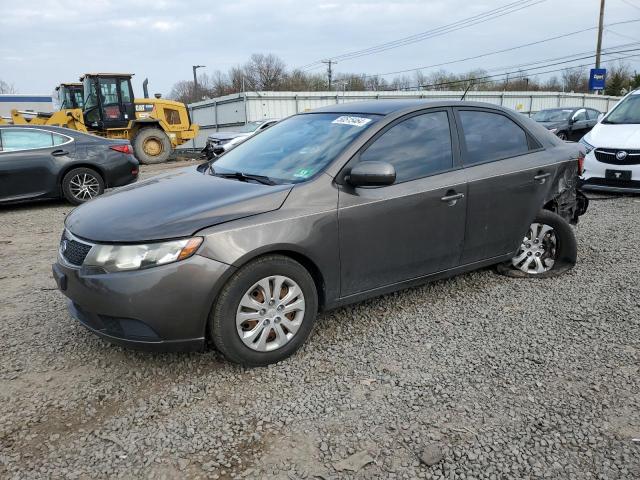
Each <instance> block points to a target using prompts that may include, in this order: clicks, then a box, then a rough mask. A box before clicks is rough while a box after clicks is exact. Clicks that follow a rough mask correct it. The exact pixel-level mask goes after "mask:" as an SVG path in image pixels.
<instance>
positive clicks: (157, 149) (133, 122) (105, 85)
mask: <svg viewBox="0 0 640 480" xmlns="http://www.w3.org/2000/svg"><path fill="white" fill-rule="evenodd" d="M132 76H133V74H130V73H87V74H85V75H83V76H82V77H80V82H81V85H82V104H81V105H80V103H79V102H78V100H79V98H78V97H77V96H76V97H75V102H76V103H75V107H74V103H73V101H74V100H72V99H71V95H72V92H73V91H74V90H73V89H77V85H78V84H75V85H74V84H61V85H60V86H59V87H58V97H59V99H61V100H60V101H61V110H59V111H57V112H52V113H36V112H30V111H20V110H12V111H11V117H10V119H9V122H11V123H13V124H14V125H56V126H60V127H67V128H71V129H74V130H78V131H81V132H88V133H93V134H96V135H100V136H103V137H107V138H121V139H127V140H129V142H131V145H132V146H133V152H134V154H135V156H136V158H137V159H138V160H139V161H140V163H146V164H150V163H161V162H164V161H166V160H167V159H168V158H169V155H171V152H172V150H173V149H174V148H176V147H177V146H178V145H182V144H183V143H185V142H187V141H188V140H191V139H193V138H195V137H196V135H197V134H198V130H199V127H198V125H195V124H193V123H191V118H190V117H189V111H188V110H187V107H186V106H185V105H184V104H183V103H180V102H174V101H172V100H165V99H163V98H160V95H159V94H156V95H155V98H148V97H149V95H148V93H147V81H146V80H145V82H144V84H143V85H144V90H145V92H144V93H145V97H144V98H134V96H133V89H132V88H131V77H132ZM72 87H73V89H72ZM61 90H62V92H61ZM75 91H76V92H77V90H75ZM67 93H68V94H69V95H70V100H69V102H68V103H67V102H66V101H65V99H66V95H67ZM61 94H62V96H61ZM1 123H6V122H5V120H3V119H2V118H0V124H1Z"/></svg>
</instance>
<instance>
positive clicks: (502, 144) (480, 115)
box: [458, 110, 530, 166]
mask: <svg viewBox="0 0 640 480" xmlns="http://www.w3.org/2000/svg"><path fill="white" fill-rule="evenodd" d="M458 114H459V116H460V120H461V122H462V133H463V135H462V138H463V139H464V143H465V145H466V155H465V159H464V163H465V165H467V166H469V165H476V164H478V163H485V162H490V161H492V160H499V159H501V158H507V157H513V156H516V155H522V154H525V153H527V152H528V151H529V150H530V148H529V139H528V137H527V133H526V132H525V131H524V130H523V129H522V128H521V127H520V126H519V125H518V124H517V123H515V122H514V121H513V120H511V119H510V118H509V117H507V116H506V115H502V114H500V113H493V112H484V111H480V110H459V112H458Z"/></svg>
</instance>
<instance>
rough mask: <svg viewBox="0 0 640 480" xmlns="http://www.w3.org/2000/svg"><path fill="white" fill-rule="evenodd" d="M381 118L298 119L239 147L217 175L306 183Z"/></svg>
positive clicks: (322, 115) (325, 115)
mask: <svg viewBox="0 0 640 480" xmlns="http://www.w3.org/2000/svg"><path fill="white" fill-rule="evenodd" d="M379 118H380V116H379V115H366V114H349V115H341V114H338V113H312V114H303V115H295V116H293V117H290V118H288V119H286V120H283V121H282V122H279V123H277V124H275V125H274V126H272V127H270V128H268V129H266V130H264V131H263V132H261V133H260V135H255V136H253V137H251V139H249V140H247V141H245V142H242V143H240V144H239V145H238V146H237V147H236V148H234V149H233V150H230V151H228V152H227V153H225V154H224V155H222V156H221V157H220V158H219V159H217V160H216V161H215V163H214V164H213V168H214V169H215V172H216V173H222V174H224V173H231V172H242V173H244V174H250V175H262V176H266V177H269V178H270V179H271V180H273V181H275V182H279V183H298V182H303V181H305V180H307V179H309V178H311V177H312V176H314V175H315V174H316V173H318V172H320V171H321V170H323V169H324V168H325V167H326V166H327V165H329V164H330V163H331V162H332V161H333V160H334V159H335V158H336V157H337V156H338V155H339V154H340V153H341V152H342V151H343V150H344V148H345V147H346V146H347V145H348V144H349V143H351V142H352V141H353V140H354V139H355V138H356V137H358V136H359V135H361V134H362V133H363V132H364V131H365V130H366V129H367V128H369V127H370V126H371V125H372V124H373V123H375V121H376V120H377V119H379Z"/></svg>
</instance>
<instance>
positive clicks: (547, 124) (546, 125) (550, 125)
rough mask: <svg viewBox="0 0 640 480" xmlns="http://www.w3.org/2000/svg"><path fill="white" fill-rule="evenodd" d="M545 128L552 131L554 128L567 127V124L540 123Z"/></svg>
mask: <svg viewBox="0 0 640 480" xmlns="http://www.w3.org/2000/svg"><path fill="white" fill-rule="evenodd" d="M538 123H539V124H540V125H542V126H543V127H545V128H547V129H549V130H551V129H552V128H558V127H561V126H562V125H566V122H538Z"/></svg>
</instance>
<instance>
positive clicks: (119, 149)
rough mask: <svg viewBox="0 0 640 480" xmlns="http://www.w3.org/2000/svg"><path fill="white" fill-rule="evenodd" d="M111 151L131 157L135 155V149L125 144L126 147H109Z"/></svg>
mask: <svg viewBox="0 0 640 480" xmlns="http://www.w3.org/2000/svg"><path fill="white" fill-rule="evenodd" d="M109 148H110V149H111V150H115V151H116V152H120V153H125V154H127V155H131V154H133V149H132V148H131V145H129V144H125V145H111V146H110V147H109Z"/></svg>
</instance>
